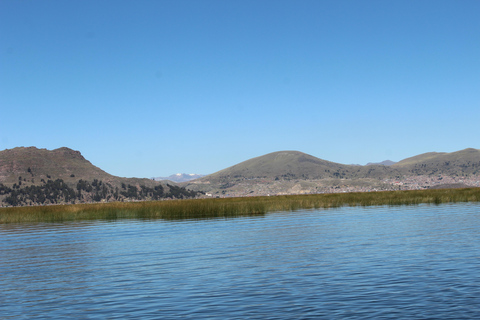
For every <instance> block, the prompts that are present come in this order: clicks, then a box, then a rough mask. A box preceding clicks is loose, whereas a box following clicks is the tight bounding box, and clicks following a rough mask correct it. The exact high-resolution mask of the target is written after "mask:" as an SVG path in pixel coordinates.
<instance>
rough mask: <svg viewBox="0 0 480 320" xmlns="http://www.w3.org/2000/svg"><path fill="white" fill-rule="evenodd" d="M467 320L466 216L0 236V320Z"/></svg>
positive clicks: (424, 214)
mask: <svg viewBox="0 0 480 320" xmlns="http://www.w3.org/2000/svg"><path fill="white" fill-rule="evenodd" d="M36 318H45V319H58V318H77V319H78V318H80V319H94V318H98V319H125V318H129V319H132V318H138V319H180V318H182V319H480V204H456V205H453V204H448V205H440V206H433V205H421V206H400V207H393V208H392V207H367V208H340V209H331V210H315V211H300V212H294V213H290V212H288V213H286V212H283V213H273V214H269V215H266V216H263V217H243V218H235V219H227V220H225V219H217V220H203V221H193V220H187V221H178V222H168V221H161V220H157V221H132V220H122V221H117V222H106V221H97V222H91V221H90V222H75V223H60V224H51V223H49V224H8V225H0V319H36Z"/></svg>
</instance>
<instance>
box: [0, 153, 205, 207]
mask: <svg viewBox="0 0 480 320" xmlns="http://www.w3.org/2000/svg"><path fill="white" fill-rule="evenodd" d="M196 195H197V193H196V192H191V191H188V190H186V189H185V188H182V187H178V186H173V185H170V184H167V183H164V182H157V181H153V180H151V179H139V178H121V177H116V176H113V175H111V174H108V173H106V172H105V171H103V170H101V169H100V168H98V167H96V166H94V165H93V164H91V163H90V162H89V161H88V160H86V159H85V158H84V157H83V156H82V155H81V153H80V152H79V151H75V150H72V149H69V148H65V147H64V148H59V149H55V150H47V149H38V148H35V147H28V148H24V147H18V148H14V149H7V150H3V151H0V205H1V203H2V202H3V203H6V204H9V205H24V204H49V203H50V204H51V203H72V202H99V201H123V200H150V199H153V200H156V199H163V198H187V197H195V196H196Z"/></svg>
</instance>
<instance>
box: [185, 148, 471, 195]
mask: <svg viewBox="0 0 480 320" xmlns="http://www.w3.org/2000/svg"><path fill="white" fill-rule="evenodd" d="M479 174H480V150H477V149H465V150H461V151H458V152H452V153H437V152H430V153H425V154H421V155H418V156H414V157H411V158H407V159H404V160H402V161H400V162H398V163H395V164H393V165H390V166H385V165H382V164H372V165H367V166H359V165H344V164H340V163H335V162H330V161H326V160H322V159H319V158H316V157H313V156H311V155H308V154H305V153H302V152H299V151H280V152H273V153H269V154H266V155H263V156H260V157H256V158H253V159H250V160H247V161H244V162H241V163H239V164H236V165H234V166H231V167H229V168H226V169H224V170H221V171H218V172H216V173H213V174H211V175H208V176H205V177H203V178H201V179H197V180H195V181H193V182H190V183H186V184H183V185H184V186H187V187H188V188H192V189H194V190H204V191H209V192H210V191H211V192H216V193H218V192H221V194H228V193H234V194H248V192H251V190H258V192H263V194H265V193H269V192H272V193H299V192H300V193H301V192H319V191H328V190H330V191H331V190H332V188H344V189H345V188H349V187H354V188H363V189H365V190H369V189H383V188H384V187H385V185H384V184H383V182H384V181H386V180H389V179H390V180H392V179H395V180H402V179H407V178H408V177H412V176H413V177H415V176H421V175H426V176H432V175H449V176H468V175H479ZM249 189H250V191H249ZM328 192H329V191H328Z"/></svg>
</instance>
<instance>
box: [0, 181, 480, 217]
mask: <svg viewBox="0 0 480 320" xmlns="http://www.w3.org/2000/svg"><path fill="white" fill-rule="evenodd" d="M472 201H473V202H475V201H480V188H467V189H435V190H414V191H383V192H363V193H334V194H312V195H288V196H287V195H286V196H271V197H245V198H222V199H192V200H167V201H145V202H112V203H96V204H72V205H53V206H32V207H11V208H0V223H11V222H48V221H51V222H58V221H73V220H95V219H99V220H117V219H166V220H175V219H206V218H215V217H235V216H243V215H262V214H266V213H268V212H275V211H295V210H300V209H314V208H317V209H318V208H333V207H340V206H373V205H408V204H420V203H434V204H440V203H447V202H472Z"/></svg>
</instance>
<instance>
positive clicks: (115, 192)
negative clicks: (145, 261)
mask: <svg viewBox="0 0 480 320" xmlns="http://www.w3.org/2000/svg"><path fill="white" fill-rule="evenodd" d="M185 177H187V178H192V177H193V175H184V174H177V175H174V176H170V177H167V179H168V180H170V181H168V180H167V181H155V180H156V179H140V178H122V177H117V176H113V175H111V174H108V173H106V172H105V171H103V170H101V169H100V168H98V167H96V166H94V165H93V164H91V163H90V162H89V161H88V160H86V159H85V158H84V157H83V156H82V155H81V153H80V152H79V151H75V150H72V149H69V148H66V147H63V148H59V149H55V150H46V149H38V148H35V147H28V148H24V147H19V148H14V149H7V150H4V151H0V205H1V204H2V202H3V203H4V204H7V205H28V204H30V205H36V204H54V203H77V202H99V201H130V200H158V199H166V198H189V197H198V196H201V195H202V194H207V196H251V195H269V194H293V193H324V192H349V191H375V190H398V189H421V188H428V187H442V186H454V187H462V186H465V187H466V186H480V150H477V149H472V148H469V149H464V150H460V151H457V152H451V153H446V152H429V153H424V154H420V155H417V156H413V157H410V158H407V159H404V160H401V161H399V162H397V163H391V162H383V163H379V164H368V165H366V166H360V165H345V164H340V163H335V162H331V161H327V160H323V159H319V158H316V157H314V156H312V155H309V154H306V153H302V152H299V151H279V152H273V153H269V154H266V155H263V156H260V157H256V158H252V159H249V160H247V161H244V162H241V163H238V164H236V165H233V166H231V167H229V168H226V169H223V170H220V171H218V172H215V173H213V174H210V175H207V176H202V177H199V178H197V179H195V180H191V181H185V182H179V183H175V182H171V181H174V180H177V181H179V180H181V179H185ZM177 178H178V179H177Z"/></svg>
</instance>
